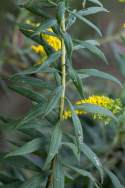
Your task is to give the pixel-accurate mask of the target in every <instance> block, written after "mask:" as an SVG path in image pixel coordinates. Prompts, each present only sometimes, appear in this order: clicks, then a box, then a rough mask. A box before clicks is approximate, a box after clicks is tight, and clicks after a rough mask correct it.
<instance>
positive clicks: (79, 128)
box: [67, 99, 83, 150]
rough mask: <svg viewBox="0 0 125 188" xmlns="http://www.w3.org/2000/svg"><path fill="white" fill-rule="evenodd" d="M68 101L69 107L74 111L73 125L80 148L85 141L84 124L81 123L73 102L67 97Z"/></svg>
mask: <svg viewBox="0 0 125 188" xmlns="http://www.w3.org/2000/svg"><path fill="white" fill-rule="evenodd" d="M67 102H68V104H69V107H70V110H71V113H72V121H73V125H74V131H75V135H76V140H77V145H78V150H80V148H81V145H82V143H83V130H82V125H81V122H80V119H79V117H78V116H77V114H76V112H75V109H74V107H73V105H72V104H71V102H70V101H69V100H68V99H67Z"/></svg>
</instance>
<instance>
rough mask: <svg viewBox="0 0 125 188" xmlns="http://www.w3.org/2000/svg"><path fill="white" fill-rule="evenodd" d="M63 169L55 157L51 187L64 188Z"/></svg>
mask: <svg viewBox="0 0 125 188" xmlns="http://www.w3.org/2000/svg"><path fill="white" fill-rule="evenodd" d="M64 181H65V177H64V170H63V166H62V163H61V161H60V160H59V159H56V161H55V165H54V172H53V188H64Z"/></svg>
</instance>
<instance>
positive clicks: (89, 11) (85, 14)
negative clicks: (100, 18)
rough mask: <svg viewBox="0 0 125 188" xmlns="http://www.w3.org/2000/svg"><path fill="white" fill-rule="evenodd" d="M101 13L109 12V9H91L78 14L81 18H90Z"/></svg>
mask: <svg viewBox="0 0 125 188" xmlns="http://www.w3.org/2000/svg"><path fill="white" fill-rule="evenodd" d="M99 12H108V11H107V9H105V8H103V7H90V8H87V9H83V10H80V11H79V12H78V13H79V14H80V15H81V16H88V15H92V14H96V13H99Z"/></svg>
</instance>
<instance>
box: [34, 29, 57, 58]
mask: <svg viewBox="0 0 125 188" xmlns="http://www.w3.org/2000/svg"><path fill="white" fill-rule="evenodd" d="M47 31H49V32H50V33H51V32H52V33H53V30H52V29H51V28H49V29H48V30H47ZM41 36H42V37H43V39H44V40H45V41H46V42H47V43H48V45H50V46H51V47H52V48H53V49H54V50H55V51H59V50H60V49H61V40H60V39H59V38H58V37H56V36H53V35H50V34H42V35H41ZM31 48H32V50H33V51H34V52H35V53H37V54H40V55H45V54H46V52H45V50H44V47H43V46H42V45H32V46H31Z"/></svg>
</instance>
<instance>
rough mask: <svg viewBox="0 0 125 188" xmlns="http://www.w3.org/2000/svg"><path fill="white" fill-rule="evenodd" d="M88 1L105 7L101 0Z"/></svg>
mask: <svg viewBox="0 0 125 188" xmlns="http://www.w3.org/2000/svg"><path fill="white" fill-rule="evenodd" d="M88 1H90V2H92V3H94V4H97V5H99V6H101V7H103V4H102V3H101V2H100V1H99V0H88Z"/></svg>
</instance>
